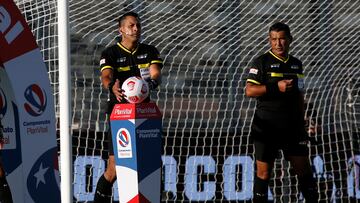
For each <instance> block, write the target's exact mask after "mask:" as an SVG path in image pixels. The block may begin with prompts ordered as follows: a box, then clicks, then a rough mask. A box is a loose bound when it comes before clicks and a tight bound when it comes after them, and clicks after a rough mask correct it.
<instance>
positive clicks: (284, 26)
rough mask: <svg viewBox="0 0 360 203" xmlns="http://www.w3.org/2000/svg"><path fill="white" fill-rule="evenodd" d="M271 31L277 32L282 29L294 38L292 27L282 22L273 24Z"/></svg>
mask: <svg viewBox="0 0 360 203" xmlns="http://www.w3.org/2000/svg"><path fill="white" fill-rule="evenodd" d="M271 31H275V32H280V31H284V32H285V34H286V36H288V37H289V38H290V39H292V36H291V33H290V27H289V26H288V25H287V24H285V23H282V22H276V23H274V24H273V25H271V27H270V29H269V33H270V32H271Z"/></svg>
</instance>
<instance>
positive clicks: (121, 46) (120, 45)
mask: <svg viewBox="0 0 360 203" xmlns="http://www.w3.org/2000/svg"><path fill="white" fill-rule="evenodd" d="M117 45H118V46H119V47H120V48H121V49H122V50H124V51H126V52H127V53H129V54H132V55H134V54H135V53H136V51H137V50H138V47H139V46H137V47H136V49H135V50H134V51H133V52H131V51H130V50H129V49H127V48H126V47H124V46H123V45H122V44H120V42H118V43H117Z"/></svg>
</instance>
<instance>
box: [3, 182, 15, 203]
mask: <svg viewBox="0 0 360 203" xmlns="http://www.w3.org/2000/svg"><path fill="white" fill-rule="evenodd" d="M0 202H2V203H12V202H13V200H12V196H11V191H10V187H9V185H8V183H7V181H6V178H5V177H2V178H0Z"/></svg>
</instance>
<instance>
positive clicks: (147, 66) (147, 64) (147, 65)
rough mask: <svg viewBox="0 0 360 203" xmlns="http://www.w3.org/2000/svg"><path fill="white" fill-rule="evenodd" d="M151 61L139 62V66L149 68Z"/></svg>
mask: <svg viewBox="0 0 360 203" xmlns="http://www.w3.org/2000/svg"><path fill="white" fill-rule="evenodd" d="M149 66H150V63H144V64H138V68H140V69H142V68H149Z"/></svg>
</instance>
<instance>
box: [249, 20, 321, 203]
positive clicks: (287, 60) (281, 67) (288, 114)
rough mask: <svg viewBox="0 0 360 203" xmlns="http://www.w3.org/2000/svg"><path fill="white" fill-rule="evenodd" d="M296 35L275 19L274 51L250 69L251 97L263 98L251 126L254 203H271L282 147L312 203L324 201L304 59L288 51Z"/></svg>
mask: <svg viewBox="0 0 360 203" xmlns="http://www.w3.org/2000/svg"><path fill="white" fill-rule="evenodd" d="M292 40H293V39H292V36H291V33H290V28H289V27H288V25H286V24H284V23H281V22H278V23H275V24H273V25H272V26H271V27H270V29H269V42H270V45H271V50H270V51H268V52H266V53H265V54H263V55H261V56H259V57H257V58H256V59H255V60H254V61H253V63H252V65H251V66H250V68H249V69H248V77H247V81H246V91H245V92H246V96H248V97H254V98H256V99H257V105H256V111H255V114H254V118H253V122H252V127H251V137H252V139H253V141H254V146H255V159H256V174H255V178H254V188H253V202H254V203H260V202H267V199H268V196H267V194H268V187H269V180H270V177H271V171H272V169H273V165H274V161H275V158H276V157H277V155H278V151H279V150H282V151H283V153H284V156H285V158H286V160H288V161H290V163H291V165H292V167H293V168H294V171H295V173H296V174H297V178H298V180H299V186H300V188H299V189H300V191H301V192H302V194H303V196H304V198H305V200H306V202H307V203H313V202H318V192H317V187H316V183H315V179H314V178H313V175H312V169H311V165H310V162H309V158H308V155H309V150H308V146H307V143H308V138H307V133H306V131H305V125H304V124H305V123H304V96H303V90H304V82H303V77H304V76H303V68H302V63H301V61H300V60H298V59H297V58H295V57H293V56H291V55H289V53H288V52H289V47H290V44H291V42H292Z"/></svg>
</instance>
